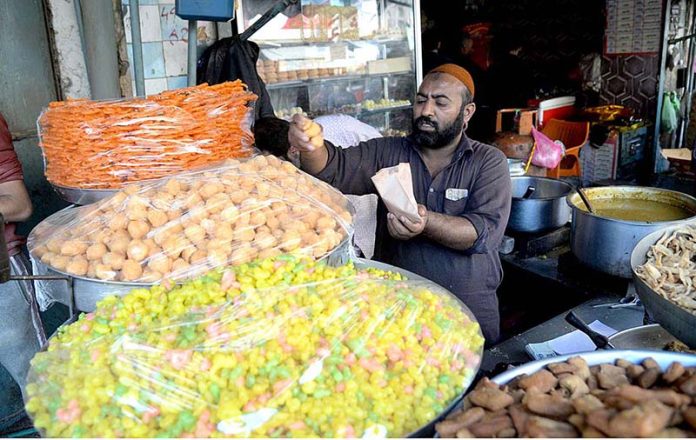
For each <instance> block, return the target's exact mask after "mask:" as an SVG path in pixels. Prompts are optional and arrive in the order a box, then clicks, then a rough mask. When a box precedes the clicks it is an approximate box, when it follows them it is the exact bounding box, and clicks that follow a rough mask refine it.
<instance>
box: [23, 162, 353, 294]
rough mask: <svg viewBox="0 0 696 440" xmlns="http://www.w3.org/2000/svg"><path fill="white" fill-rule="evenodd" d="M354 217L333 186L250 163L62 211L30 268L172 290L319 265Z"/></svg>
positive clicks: (37, 236) (47, 227)
mask: <svg viewBox="0 0 696 440" xmlns="http://www.w3.org/2000/svg"><path fill="white" fill-rule="evenodd" d="M351 211H352V207H351V206H350V204H349V202H348V200H347V199H346V198H345V197H344V196H343V195H342V194H341V193H339V192H338V191H336V190H335V189H333V188H332V187H331V186H329V185H327V184H325V183H323V182H321V181H319V180H317V179H315V178H313V177H311V176H309V175H308V174H305V173H303V172H302V171H299V170H298V169H297V168H296V167H295V166H293V165H292V164H291V163H289V162H284V161H281V160H279V159H277V158H275V157H273V156H256V157H254V158H252V159H248V160H244V161H238V160H236V159H231V160H229V161H227V162H225V164H224V165H221V166H218V167H215V168H210V169H203V170H199V171H192V172H188V173H182V174H178V175H176V176H173V177H171V178H166V179H161V180H157V181H152V182H148V183H141V184H133V185H131V186H128V187H127V188H125V189H124V190H122V191H120V192H118V193H116V194H115V195H113V196H112V197H110V198H108V199H105V200H102V201H101V202H99V203H97V204H93V205H87V206H83V207H80V208H74V209H69V210H65V211H62V212H60V213H58V214H55V215H53V216H51V217H49V218H48V219H46V220H44V221H43V222H42V223H40V224H39V225H38V226H37V227H36V228H35V229H34V230H33V231H32V232H31V234H30V235H29V240H28V247H29V252H30V254H31V255H32V257H33V258H34V259H38V260H39V261H40V262H41V263H43V264H44V265H47V266H48V267H49V268H51V269H53V270H55V271H58V272H61V273H65V274H68V275H72V276H76V277H83V278H88V279H93V280H101V281H108V282H113V281H116V282H139V283H154V282H157V281H159V280H162V279H168V280H174V281H178V280H182V279H185V278H190V277H194V276H197V275H200V274H203V273H205V272H207V271H209V270H210V269H213V268H216V267H221V266H227V265H239V264H244V263H247V262H250V261H252V260H254V259H256V258H266V257H273V256H277V255H280V254H281V253H300V254H305V255H308V256H311V257H314V258H322V257H325V256H326V255H328V254H329V253H330V252H331V251H332V250H334V249H336V248H337V247H338V246H339V245H341V244H342V243H344V242H346V243H347V241H348V239H349V237H350V235H351V233H352V226H351V223H352V213H351ZM346 247H348V246H347V245H346Z"/></svg>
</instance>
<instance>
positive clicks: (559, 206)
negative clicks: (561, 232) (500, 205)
mask: <svg viewBox="0 0 696 440" xmlns="http://www.w3.org/2000/svg"><path fill="white" fill-rule="evenodd" d="M511 180H512V206H511V209H510V220H508V225H507V228H508V229H509V230H511V231H514V232H526V233H531V232H540V231H545V230H550V229H556V228H560V227H561V226H563V225H565V224H566V223H568V220H569V219H570V207H569V206H568V204H567V203H566V202H565V200H564V199H565V197H566V196H567V195H568V194H569V193H570V192H571V191H572V190H573V187H572V186H571V185H570V184H568V183H566V182H563V181H562V180H556V179H548V178H546V177H532V176H520V177H512V178H511ZM530 187H533V188H535V190H534V192H533V193H532V194H531V195H530V196H529V198H523V196H524V195H525V193H526V192H527V190H528V189H529V188H530Z"/></svg>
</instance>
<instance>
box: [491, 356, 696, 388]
mask: <svg viewBox="0 0 696 440" xmlns="http://www.w3.org/2000/svg"><path fill="white" fill-rule="evenodd" d="M574 356H580V357H581V358H583V359H585V361H586V362H587V363H588V364H589V365H590V366H592V365H597V364H604V363H614V362H615V361H616V360H617V359H626V360H627V361H630V362H633V363H639V362H642V361H643V360H645V359H647V358H653V359H655V361H656V362H657V363H658V364H659V365H660V368H662V369H663V370H665V369H667V367H668V366H669V364H671V363H672V362H681V364H682V365H684V366H685V367H696V355H693V354H686V353H675V352H671V351H654V350H600V351H593V352H590V353H580V354H571V355H566V356H556V357H552V358H547V359H542V360H538V361H534V362H530V363H528V364H524V365H521V366H519V367H517V368H513V369H510V370H508V371H506V372H505V373H502V374H499V375H497V376H495V377H494V378H492V379H491V380H492V381H493V382H495V383H497V384H500V385H504V384H506V383H508V382H510V381H511V380H512V379H514V378H516V377H517V376H519V375H521V374H532V373H535V372H537V371H539V370H541V369H542V368H544V367H545V366H546V365H548V364H551V363H554V362H563V361H565V360H566V359H568V358H571V357H574Z"/></svg>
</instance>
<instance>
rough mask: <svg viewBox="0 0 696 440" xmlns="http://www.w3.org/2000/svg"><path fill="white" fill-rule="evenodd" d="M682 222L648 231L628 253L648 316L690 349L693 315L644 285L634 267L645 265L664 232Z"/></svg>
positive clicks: (695, 333)
mask: <svg viewBox="0 0 696 440" xmlns="http://www.w3.org/2000/svg"><path fill="white" fill-rule="evenodd" d="M683 226H684V225H678V226H670V227H668V228H664V229H660V230H658V231H655V232H653V233H651V234H648V235H647V236H645V238H643V239H642V240H640V241H639V242H638V244H637V245H636V247H635V248H634V249H633V252H632V253H631V271H632V273H633V283H634V284H635V286H636V293H638V296H639V297H640V300H641V302H642V303H643V305H644V306H645V309H646V311H647V312H648V315H650V317H651V318H652V319H654V320H655V321H656V322H658V323H660V325H662V327H664V328H665V330H667V331H668V332H670V333H671V334H672V335H674V336H675V337H676V338H677V339H679V340H680V341H682V342H683V343H685V344H686V345H688V346H689V347H691V348H695V347H696V315H693V314H691V313H689V312H687V311H686V310H684V309H683V308H681V307H679V306H678V305H677V304H675V303H673V302H672V301H670V300H668V299H667V298H665V297H663V296H662V295H660V294H659V293H657V292H655V290H653V288H652V287H650V286H649V285H647V284H646V283H645V281H643V280H642V279H641V278H640V277H639V276H638V274H637V273H636V268H637V267H638V266H641V265H643V264H645V262H646V261H647V259H648V251H649V250H650V247H651V246H652V245H653V244H655V243H656V242H657V241H658V240H659V239H660V238H662V236H663V235H664V234H671V233H672V232H674V231H675V230H676V229H680V228H681V227H683Z"/></svg>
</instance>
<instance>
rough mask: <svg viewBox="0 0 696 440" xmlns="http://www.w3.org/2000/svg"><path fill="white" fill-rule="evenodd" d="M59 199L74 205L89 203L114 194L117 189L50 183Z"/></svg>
mask: <svg viewBox="0 0 696 440" xmlns="http://www.w3.org/2000/svg"><path fill="white" fill-rule="evenodd" d="M51 186H52V187H53V189H54V190H55V192H57V193H58V195H59V196H60V198H61V199H63V200H65V201H66V202H68V203H73V204H75V205H89V204H91V203H94V202H98V201H100V200H102V199H105V198H107V197H110V196H112V195H114V194H116V193H117V192H118V191H119V190H118V189H82V188H68V187H66V186H60V185H54V184H51Z"/></svg>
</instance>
